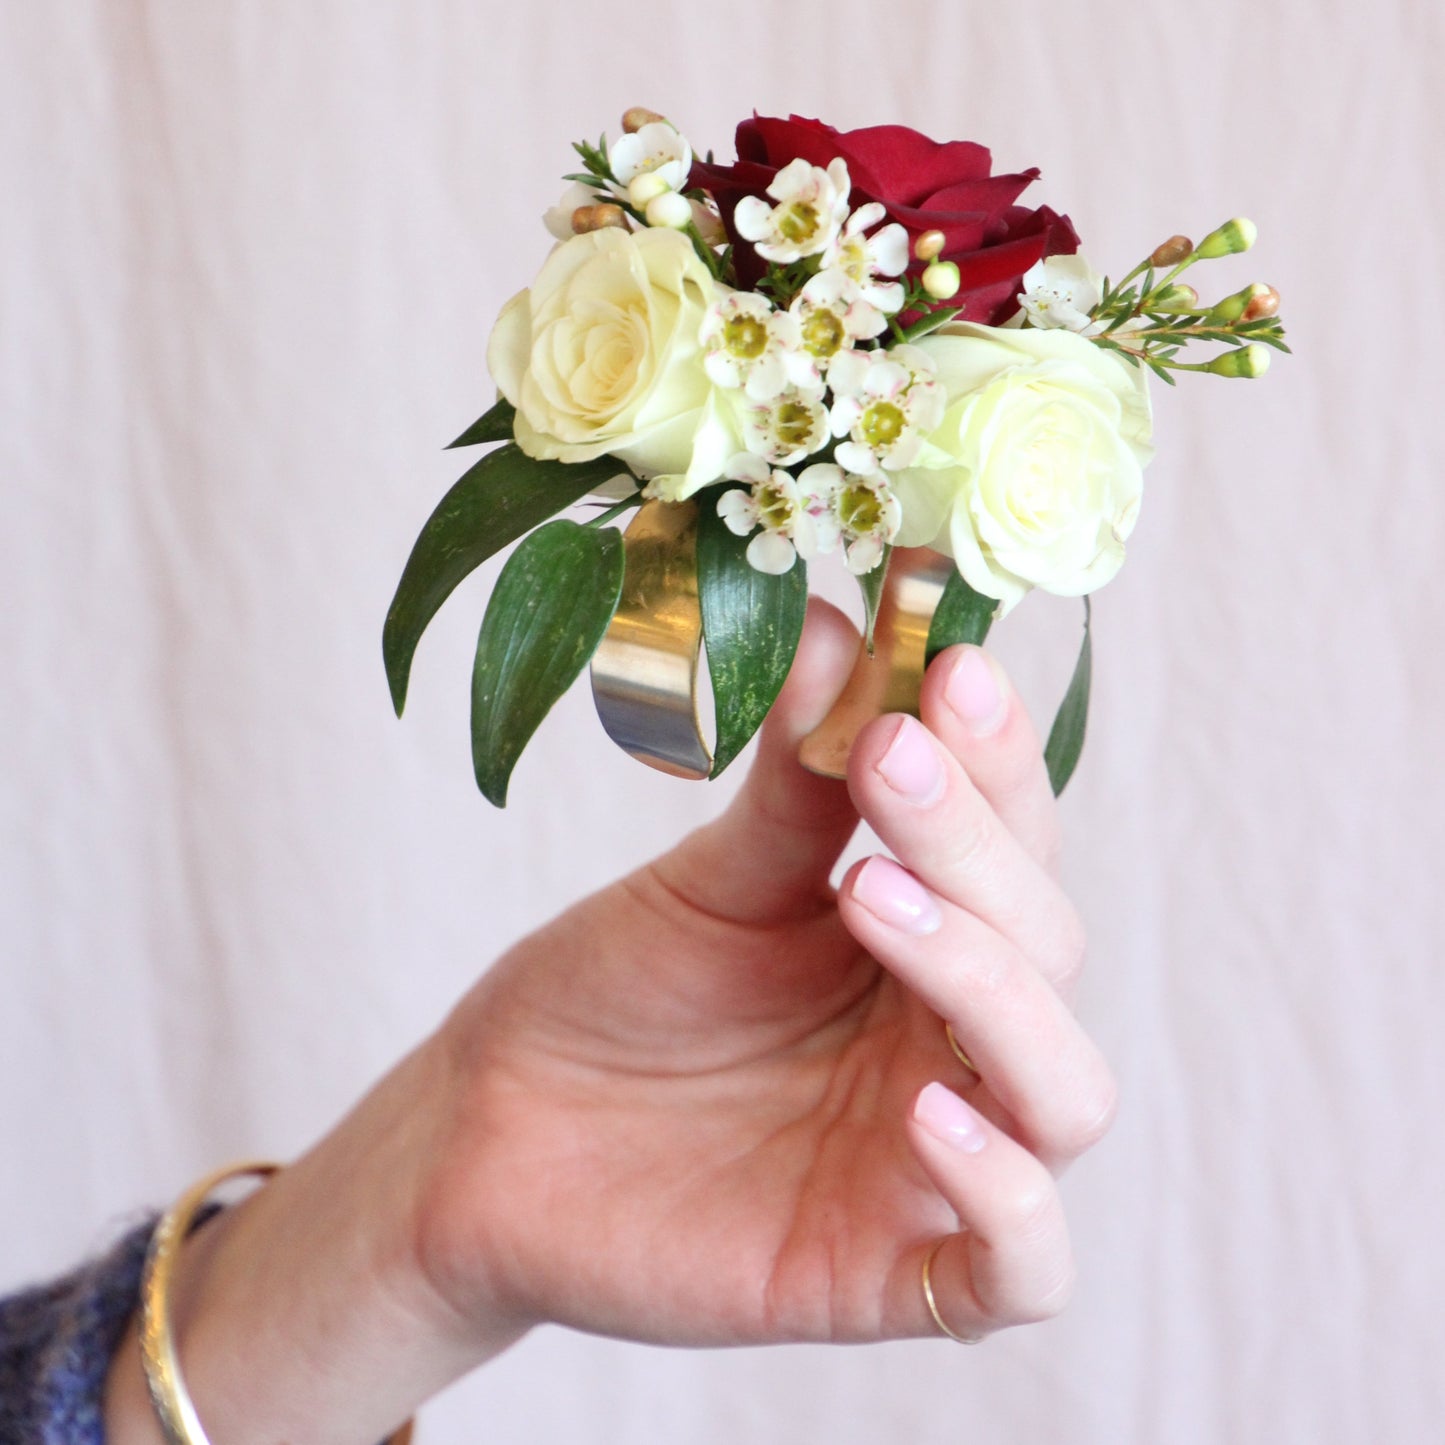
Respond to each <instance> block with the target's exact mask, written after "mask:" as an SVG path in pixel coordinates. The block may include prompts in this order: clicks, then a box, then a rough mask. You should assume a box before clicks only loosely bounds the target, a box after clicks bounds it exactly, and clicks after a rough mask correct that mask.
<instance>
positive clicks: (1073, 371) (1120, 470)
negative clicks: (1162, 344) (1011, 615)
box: [892, 323, 1153, 614]
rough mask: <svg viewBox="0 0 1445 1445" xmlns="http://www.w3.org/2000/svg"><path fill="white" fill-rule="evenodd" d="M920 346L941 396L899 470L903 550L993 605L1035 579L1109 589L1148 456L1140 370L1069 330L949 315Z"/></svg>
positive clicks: (1012, 599)
mask: <svg viewBox="0 0 1445 1445" xmlns="http://www.w3.org/2000/svg"><path fill="white" fill-rule="evenodd" d="M917 345H918V346H919V347H920V348H921V349H922V350H924V351H926V352H927V353H928V354H929V356H931V357H932V358H933V361H934V363H935V364H936V366H937V368H938V381H939V382H940V383H941V384H942V386H943V388H944V390H945V392H946V394H947V398H948V401H947V406H946V409H945V411H944V416H943V422H942V424H941V425H940V426H939V427H938V428H937V429H936V430H935V431H933V432H931V433H930V434H929V436H928V439H927V443H926V445H925V448H924V451H923V453H922V454H921V455H920V457H919V459H918V461H917V463H916V464H915V465H914V466H912V467H910V468H908V469H907V470H905V471H900V472H896V473H894V475H893V478H892V481H893V489H894V492H895V493H896V495H897V497H898V500H899V501H900V502H901V503H902V506H903V523H902V526H901V527H900V529H899V533H898V538H897V541H898V545H900V546H904V547H919V546H927V547H934V548H936V549H937V550H938V551H940V552H945V553H947V554H948V555H950V556H951V557H953V559H954V560H955V562H956V563H957V564H958V570H959V571H960V572H961V573H962V574H963V578H964V580H965V581H966V582H967V583H968V584H969V585H970V586H971V587H973V588H974V589H975V590H976V591H978V592H982V593H984V594H985V595H986V596H988V597H997V598H998V599H999V600H1000V602H1001V604H1002V606H1001V608H1000V614H1002V613H1003V612H1007V611H1008V610H1009V609H1010V608H1011V607H1012V606H1013V605H1014V604H1015V603H1016V602H1018V601H1019V600H1020V599H1021V598H1022V597H1023V596H1024V595H1025V594H1026V593H1027V592H1028V591H1029V589H1030V588H1032V587H1041V588H1042V589H1043V590H1044V591H1046V592H1054V593H1060V594H1062V595H1064V596H1079V595H1081V594H1083V593H1086V592H1092V591H1094V589H1095V588H1097V587H1101V586H1103V584H1104V583H1105V582H1107V581H1108V580H1109V579H1110V578H1111V577H1112V576H1113V575H1114V573H1115V572H1117V571H1118V570H1119V567H1120V565H1121V564H1122V562H1123V560H1124V541H1125V539H1126V538H1127V537H1128V535H1129V533H1130V532H1131V531H1132V530H1133V527H1134V521H1135V519H1136V517H1137V516H1138V512H1139V498H1140V493H1141V491H1142V487H1143V474H1144V466H1145V464H1146V463H1147V462H1148V460H1149V458H1150V457H1151V456H1152V455H1153V448H1152V446H1151V445H1150V411H1149V394H1148V391H1147V389H1146V387H1145V381H1144V373H1143V369H1142V368H1140V367H1134V366H1130V365H1129V364H1128V363H1127V362H1125V361H1124V360H1122V359H1121V358H1120V357H1118V356H1115V355H1111V354H1110V353H1109V352H1107V351H1104V350H1102V349H1101V348H1100V347H1098V346H1096V345H1095V344H1094V343H1093V342H1091V341H1088V340H1086V339H1085V338H1084V337H1082V336H1077V335H1075V334H1074V333H1073V332H1069V331H1034V330H1013V329H1005V330H1000V329H998V328H996V327H990V326H977V325H973V324H971V323H954V324H952V325H950V326H947V327H944V328H943V329H942V330H940V331H937V332H935V333H934V334H933V335H931V336H927V337H925V338H923V340H921V341H919V342H918V343H917Z"/></svg>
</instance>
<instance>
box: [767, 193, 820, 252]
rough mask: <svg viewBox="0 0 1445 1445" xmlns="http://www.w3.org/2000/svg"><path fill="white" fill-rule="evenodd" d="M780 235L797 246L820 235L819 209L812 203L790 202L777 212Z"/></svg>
mask: <svg viewBox="0 0 1445 1445" xmlns="http://www.w3.org/2000/svg"><path fill="white" fill-rule="evenodd" d="M776 216H777V226H778V233H779V235H781V236H782V237H783V239H784V240H785V241H791V242H792V243H793V244H794V245H797V244H798V243H799V242H801V241H811V240H812V239H813V237H814V236H816V235H817V234H818V208H817V207H816V206H815V205H813V203H812V202H811V201H790V202H789V203H788V204H787V205H786V206H780V207H779V208H778V210H777V212H776Z"/></svg>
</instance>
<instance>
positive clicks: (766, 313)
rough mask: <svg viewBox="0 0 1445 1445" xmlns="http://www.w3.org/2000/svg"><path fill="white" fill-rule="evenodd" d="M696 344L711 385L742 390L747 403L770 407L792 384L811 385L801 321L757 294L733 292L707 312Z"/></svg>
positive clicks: (710, 307)
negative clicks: (804, 360)
mask: <svg viewBox="0 0 1445 1445" xmlns="http://www.w3.org/2000/svg"><path fill="white" fill-rule="evenodd" d="M698 341H699V342H700V343H701V345H702V348H703V363H702V364H703V370H704V371H706V372H707V375H708V379H709V380H710V381H711V382H712V383H713V385H714V386H721V387H727V388H730V389H731V388H737V387H741V388H742V389H743V391H744V392H745V393H746V395H747V397H748V400H749V401H752V402H769V401H772V400H773V399H774V398H775V397H778V396H780V395H781V394H782V393H783V391H784V389H785V388H786V387H787V386H788V385H789V383H790V382H792V383H794V384H802V385H806V384H807V382H808V370H807V367H806V365H805V364H804V362H803V361H802V359H801V357H800V349H801V347H802V331H801V329H800V327H799V324H798V318H797V317H796V316H793V315H792V314H791V313H790V312H787V311H778V310H776V309H775V308H774V306H773V304H772V302H771V301H769V300H768V299H767V298H766V297H765V296H759V295H758V294H757V293H756V292H753V291H734V292H732V293H730V294H729V295H727V296H724V297H723V299H722V300H721V301H718V302H715V303H714V304H713V305H712V306H709V307H708V309H707V315H706V316H705V317H704V318H703V323H702V328H701V330H700V331H699V333H698Z"/></svg>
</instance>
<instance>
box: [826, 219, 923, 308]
mask: <svg viewBox="0 0 1445 1445" xmlns="http://www.w3.org/2000/svg"><path fill="white" fill-rule="evenodd" d="M887 214H888V213H887V212H886V211H885V210H884V209H883V207H882V206H881V205H879V203H878V202H877V201H870V202H869V203H868V204H867V205H866V206H859V207H858V209H857V210H856V211H854V212H853V214H852V215H851V216H849V217H848V221H847V224H846V225H844V227H843V229H842V231H841V232H840V233H839V235H838V236H837V237H836V238H835V239H834V240H833V241H832V242H831V243H830V244H829V246H828V247H827V248H826V250H825V251H824V252H823V265H824V266H825V267H828V268H836V269H837V270H840V271H842V272H843V273H844V274H845V275H847V276H848V277H849V278H850V279H851V280H852V281H853V282H855V283H856V285H857V287H858V291H859V294H860V295H861V296H862V298H863V299H864V300H865V301H866V302H868V304H869V305H870V306H874V307H876V308H877V309H878V310H879V311H884V312H887V313H888V314H889V315H893V314H894V313H895V312H897V311H898V309H899V308H900V307H901V306H902V305H903V284H902V282H900V281H879V280H878V277H880V276H901V275H902V274H903V273H904V271H906V270H907V269H908V260H909V257H908V232H907V231H905V230H904V229H903V227H902V226H900V225H898V224H897V223H896V222H895V223H893V224H891V225H887V226H884V227H883V229H882V230H881V231H877V232H875V233H874V234H873V235H871V236H868V235H865V234H864V233H865V232H866V231H867V229H868V228H869V226H876V225H877V224H878V222H879V221H881V220H882V219H883V217H884V216H885V215H887Z"/></svg>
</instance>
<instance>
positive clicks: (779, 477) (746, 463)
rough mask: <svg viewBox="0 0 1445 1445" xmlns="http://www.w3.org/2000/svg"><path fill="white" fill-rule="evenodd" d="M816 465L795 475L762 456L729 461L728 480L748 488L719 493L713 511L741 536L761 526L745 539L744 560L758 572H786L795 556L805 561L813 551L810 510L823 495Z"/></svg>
mask: <svg viewBox="0 0 1445 1445" xmlns="http://www.w3.org/2000/svg"><path fill="white" fill-rule="evenodd" d="M817 470H819V469H818V468H816V467H809V468H807V469H806V470H805V471H804V472H803V473H802V475H801V476H798V477H794V476H793V475H792V473H791V472H785V471H780V470H777V469H775V468H773V467H770V466H769V465H768V464H767V462H765V461H764V460H763V459H762V458H761V457H757V456H753V455H751V454H750V453H747V452H743V453H740V454H739V455H738V456H735V457H733V458H732V459H731V461H729V462H728V464H727V468H726V471H725V473H724V474H725V475H726V477H727V478H728V480H729V481H734V482H745V483H747V485H748V488H749V490H748V491H746V492H743V491H729V492H724V493H723V494H722V496H721V497H720V498H718V504H717V511H718V516H720V517H721V518H722V519H723V522H724V523H725V524H726V525H727V528H728V530H729V531H730V532H732V533H734V534H735V535H737V536H739V537H746V536H747V534H748V533H749V532H751V531H752V530H753V529H754V528H755V527H760V528H761V529H762V530H761V531H760V532H759V533H758V535H757V536H756V537H754V538H753V540H752V541H751V542H749V543H748V550H747V559H748V562H749V564H750V565H752V566H753V567H755V568H756V569H757V570H758V571H759V572H770V573H774V574H776V573H780V572H786V571H787V570H788V569H789V568H790V567H791V566H792V565H793V561H794V559H795V557H802V558H803V560H804V561H807V560H808V559H809V558H811V557H813V556H814V555H816V553H817V551H818V535H817V525H816V522H815V520H814V515H813V513H814V510H816V509H820V508H821V506H822V499H821V498H820V496H819V495H818V494H817V492H816V490H815V489H814V486H813V483H814V482H815V481H817V480H818V479H817V478H812V477H810V476H809V474H810V473H812V472H816V471H817Z"/></svg>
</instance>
